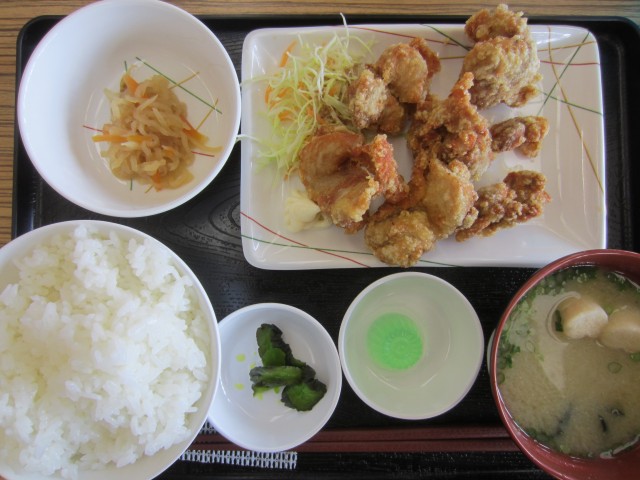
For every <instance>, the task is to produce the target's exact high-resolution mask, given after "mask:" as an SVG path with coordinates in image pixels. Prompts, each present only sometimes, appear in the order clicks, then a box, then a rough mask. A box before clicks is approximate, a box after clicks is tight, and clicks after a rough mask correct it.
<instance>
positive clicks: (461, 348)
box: [338, 272, 484, 420]
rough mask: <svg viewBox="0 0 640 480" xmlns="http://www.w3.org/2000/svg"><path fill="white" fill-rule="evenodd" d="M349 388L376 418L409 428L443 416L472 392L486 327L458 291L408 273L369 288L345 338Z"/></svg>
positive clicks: (353, 309) (341, 342)
mask: <svg viewBox="0 0 640 480" xmlns="http://www.w3.org/2000/svg"><path fill="white" fill-rule="evenodd" d="M338 351H339V353H340V361H341V363H342V368H343V371H344V374H345V377H346V379H347V381H348V382H349V385H351V388H353V390H354V391H355V393H356V394H357V395H358V396H359V397H360V398H361V399H362V401H363V402H365V403H366V404H367V405H369V406H370V407H371V408H373V409H374V410H377V411H378V412H380V413H383V414H385V415H388V416H390V417H396V418H401V419H407V420H418V419H426V418H431V417H435V416H437V415H440V414H442V413H444V412H446V411H448V410H450V409H451V408H453V407H454V406H455V405H457V404H458V403H459V402H460V401H461V400H462V399H463V398H464V396H465V395H466V394H467V392H468V391H469V389H470V388H471V387H472V385H473V383H474V382H475V379H476V377H477V375H478V371H479V369H480V365H481V363H482V357H483V352H484V337H483V333H482V327H481V325H480V321H479V319H478V316H477V314H476V312H475V311H474V309H473V307H472V306H471V304H470V303H469V301H468V300H467V299H466V298H465V297H464V296H463V295H462V294H461V293H460V292H459V291H458V290H457V289H455V288H454V287H453V286H452V285H450V284H449V283H447V282H445V281H444V280H441V279H440V278H438V277H434V276H431V275H428V274H424V273H418V272H402V273H397V274H393V275H389V276H386V277H383V278H381V279H379V280H377V281H376V282H374V283H372V284H371V285H369V286H368V287H367V288H365V289H364V290H363V291H362V292H361V293H360V294H359V295H358V296H357V297H356V298H355V299H354V300H353V302H352V303H351V305H350V306H349V308H348V310H347V312H346V313H345V315H344V319H343V321H342V325H341V327H340V334H339V338H338Z"/></svg>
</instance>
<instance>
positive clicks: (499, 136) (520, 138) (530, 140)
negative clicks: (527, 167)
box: [491, 116, 549, 158]
mask: <svg viewBox="0 0 640 480" xmlns="http://www.w3.org/2000/svg"><path fill="white" fill-rule="evenodd" d="M548 132H549V121H548V120H547V119H546V118H544V117H536V116H527V117H514V118H510V119H509V120H505V121H504V122H500V123H496V124H495V125H492V126H491V137H492V139H493V140H492V149H493V151H494V152H506V151H509V150H515V149H518V151H519V152H521V153H522V154H523V155H526V156H527V157H530V158H533V157H536V156H537V155H538V154H539V153H540V150H541V149H542V140H543V139H544V137H545V136H546V135H547V133H548Z"/></svg>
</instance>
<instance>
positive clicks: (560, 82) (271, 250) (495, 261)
mask: <svg viewBox="0 0 640 480" xmlns="http://www.w3.org/2000/svg"><path fill="white" fill-rule="evenodd" d="M530 28H531V32H532V35H533V37H534V39H535V41H536V43H537V45H538V55H539V57H540V61H541V73H542V75H543V81H542V85H541V90H542V93H541V94H540V95H539V96H538V97H537V98H535V99H534V100H532V101H531V102H529V103H528V104H527V105H525V106H523V107H520V108H508V107H506V106H504V105H501V106H498V107H493V108H491V109H486V110H483V111H482V112H481V113H482V114H483V115H484V116H485V117H486V118H487V119H488V120H489V122H490V123H491V124H493V123H496V122H498V121H502V120H505V119H507V118H511V117H514V116H520V115H542V116H544V117H546V118H547V119H548V120H549V127H550V128H549V133H548V135H547V137H546V138H545V140H544V145H543V149H542V151H541V153H540V155H539V156H538V157H537V158H535V159H529V158H526V157H524V156H522V155H521V154H519V153H516V152H507V153H501V154H498V155H497V156H496V159H495V160H494V161H493V163H492V165H491V166H490V168H489V170H488V171H487V172H486V173H485V174H484V176H483V177H482V179H481V180H480V181H479V182H478V185H477V186H482V185H485V184H489V183H495V182H498V181H501V180H502V179H503V178H504V176H505V175H506V174H507V172H509V171H511V170H516V169H528V170H537V171H541V172H542V173H543V174H544V175H545V176H546V178H547V191H548V192H549V194H550V195H551V197H552V200H551V202H550V203H549V204H548V205H547V206H546V208H545V211H544V213H543V215H542V216H540V217H538V218H536V219H533V220H531V221H529V222H528V223H525V224H521V225H518V226H516V227H513V228H510V229H505V230H501V231H499V232H498V233H496V234H495V235H493V236H491V237H477V238H472V239H470V240H467V241H465V242H456V240H455V239H453V238H448V239H445V240H442V241H440V242H438V243H437V245H436V246H435V248H434V249H433V250H431V251H430V252H427V253H426V254H425V255H424V256H423V257H422V259H421V260H420V261H419V262H418V264H417V265H416V266H418V267H419V266H520V267H539V266H542V265H544V264H546V263H549V262H551V261H553V260H555V259H556V258H559V257H562V256H564V255H567V254H570V253H573V252H576V251H580V250H587V249H592V248H605V246H606V202H605V198H606V197H605V163H604V162H605V158H604V123H603V107H602V92H601V82H600V57H599V53H598V45H597V43H596V39H595V38H594V36H593V35H592V34H591V33H590V32H589V31H588V30H585V29H583V28H578V27H571V26H557V25H552V26H551V25H550V26H547V25H532V26H531V27H530ZM344 29H345V27H344V26H335V27H311V28H275V29H262V30H255V31H253V32H251V33H250V34H249V35H247V37H246V39H245V42H244V47H243V52H242V53H243V54H242V59H243V60H242V82H243V83H242V88H243V97H242V133H243V140H242V178H241V199H240V209H241V232H242V245H243V250H244V254H245V257H246V259H247V261H248V262H249V263H251V264H252V265H254V266H256V267H259V268H265V269H280V270H284V269H316V268H349V267H351V268H353V267H378V266H384V264H383V263H381V262H379V261H378V260H377V259H376V258H375V257H374V256H373V255H372V253H371V252H370V251H369V250H368V248H367V247H366V245H365V243H364V239H363V233H362V231H361V232H359V233H358V234H355V235H347V234H345V233H344V232H343V231H342V229H339V228H337V227H333V226H332V227H329V228H325V229H314V230H306V231H303V232H299V233H291V232H289V231H287V228H286V227H285V221H284V204H285V200H286V198H287V197H288V196H289V193H290V192H291V191H292V190H293V189H300V188H301V186H300V183H299V180H298V179H297V176H295V178H293V179H292V180H284V179H283V178H282V173H281V172H278V171H276V168H275V167H273V168H264V167H260V166H259V155H260V139H261V138H263V139H264V138H269V137H270V136H272V135H273V133H272V130H271V127H270V126H269V124H268V123H267V122H266V120H265V118H264V113H265V112H266V108H267V106H266V104H265V101H264V94H265V88H266V82H264V81H249V80H251V79H256V78H257V77H262V76H264V75H270V74H273V73H275V72H277V71H278V64H279V62H280V59H281V57H282V54H283V52H284V51H285V50H286V48H287V46H288V45H290V44H291V42H292V41H293V40H294V39H296V38H298V36H299V37H300V38H301V39H303V41H305V42H307V43H310V42H318V43H321V42H323V41H326V40H328V39H330V38H331V37H332V36H333V35H334V34H336V33H338V34H344ZM349 29H350V30H349V32H350V35H352V36H353V35H358V36H360V37H361V38H363V39H364V40H366V41H371V42H373V47H372V52H371V58H370V59H367V61H374V60H375V59H376V58H377V57H378V56H379V55H380V53H381V52H382V51H383V50H384V49H385V48H386V47H388V46H389V45H392V44H394V43H399V42H407V41H409V39H410V38H412V37H416V36H421V37H424V38H426V39H427V40H428V43H429V45H430V47H431V48H432V49H433V50H435V51H437V52H438V54H439V55H440V60H441V64H442V69H441V71H440V72H439V73H437V74H436V75H435V77H434V79H433V82H432V87H431V92H432V93H435V94H436V95H438V96H439V97H441V98H444V97H446V96H447V95H448V94H449V91H450V89H451V87H452V86H453V84H454V83H455V81H456V80H457V78H458V75H459V73H460V69H461V65H462V59H463V57H464V55H465V54H466V53H467V52H468V50H469V49H470V47H471V46H472V44H471V41H470V40H469V39H468V38H467V37H466V35H465V33H464V26H463V25H439V24H434V25H428V24H425V25H413V24H412V25H409V24H407V25H358V26H349ZM392 143H393V145H394V151H395V156H396V160H397V162H398V165H399V169H400V172H401V173H403V175H404V176H405V178H409V175H408V173H409V172H410V168H411V162H412V160H411V156H410V154H409V152H408V151H407V147H406V140H405V138H404V137H398V138H393V139H392Z"/></svg>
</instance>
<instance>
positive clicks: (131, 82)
mask: <svg viewBox="0 0 640 480" xmlns="http://www.w3.org/2000/svg"><path fill="white" fill-rule="evenodd" d="M122 80H123V81H124V84H125V85H126V86H127V90H129V91H130V92H131V93H135V91H136V88H138V82H136V81H135V79H134V78H133V77H132V76H131V75H129V74H128V73H125V74H124V75H123V76H122Z"/></svg>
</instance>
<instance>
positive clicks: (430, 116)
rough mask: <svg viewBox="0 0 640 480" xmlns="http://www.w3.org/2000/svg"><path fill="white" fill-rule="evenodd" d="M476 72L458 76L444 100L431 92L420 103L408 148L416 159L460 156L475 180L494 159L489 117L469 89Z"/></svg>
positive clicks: (412, 125)
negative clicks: (482, 113)
mask: <svg viewBox="0 0 640 480" xmlns="http://www.w3.org/2000/svg"><path fill="white" fill-rule="evenodd" d="M472 85H473V75H472V74H471V73H466V74H464V75H462V76H461V77H460V79H458V81H457V82H456V84H455V85H454V86H453V88H452V89H451V93H450V94H449V96H448V97H447V98H446V99H444V100H439V99H437V98H435V97H434V96H432V95H430V96H429V97H428V98H427V99H426V100H425V102H423V103H421V104H420V105H418V107H417V110H416V112H415V114H414V116H413V120H412V122H411V125H410V127H409V132H408V136H407V138H408V142H409V148H410V150H411V152H412V153H413V156H414V161H418V162H419V161H420V159H421V158H423V157H424V152H425V151H426V152H428V154H427V155H426V157H427V158H437V159H439V160H441V161H443V162H444V163H449V162H451V161H453V160H458V161H460V162H462V163H464V164H465V165H466V166H467V168H468V169H469V172H470V174H471V178H472V180H477V179H479V178H480V177H481V176H482V174H483V173H484V172H485V171H486V170H487V168H488V167H489V165H490V164H491V160H492V159H493V151H492V149H491V134H490V132H489V123H488V121H487V120H486V119H485V118H484V117H483V116H482V115H480V113H478V109H477V108H476V106H475V105H473V104H472V103H471V95H470V93H469V89H470V88H471V87H472Z"/></svg>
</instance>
